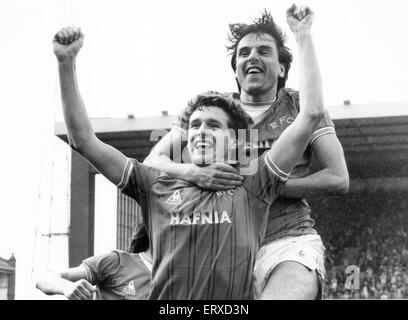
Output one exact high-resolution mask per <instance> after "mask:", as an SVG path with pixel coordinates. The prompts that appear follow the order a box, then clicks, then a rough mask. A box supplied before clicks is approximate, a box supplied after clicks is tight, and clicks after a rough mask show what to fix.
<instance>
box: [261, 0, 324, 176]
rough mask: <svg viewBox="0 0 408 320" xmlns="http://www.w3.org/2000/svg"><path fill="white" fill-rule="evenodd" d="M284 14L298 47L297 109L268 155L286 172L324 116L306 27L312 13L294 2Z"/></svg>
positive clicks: (321, 89) (308, 25)
mask: <svg viewBox="0 0 408 320" xmlns="http://www.w3.org/2000/svg"><path fill="white" fill-rule="evenodd" d="M286 14H287V22H288V24H289V27H290V28H291V30H292V32H293V33H294V35H295V37H296V42H297V44H298V48H299V77H300V79H299V103H300V112H299V115H298V116H297V117H296V119H295V121H294V122H293V123H292V124H291V125H290V126H289V127H288V128H287V129H286V130H285V131H284V132H283V133H282V135H281V136H280V137H279V138H278V140H277V141H276V142H275V144H274V145H273V147H272V148H271V150H270V151H268V156H269V158H270V159H271V160H272V161H273V162H274V163H275V165H276V166H277V167H278V168H280V170H282V171H284V172H285V173H289V172H290V171H291V170H292V169H293V168H294V167H295V165H296V164H297V162H298V161H299V158H300V157H301V155H302V154H303V152H304V151H305V149H306V147H307V144H308V143H309V141H310V138H311V137H312V135H313V132H314V131H315V129H316V127H317V126H318V124H319V122H320V120H321V119H322V117H323V115H324V102H323V88H322V80H321V75H320V69H319V65H318V62H317V57H316V52H315V48H314V43H313V38H312V33H311V30H310V29H311V25H312V23H313V19H314V14H313V12H312V11H311V10H310V9H309V8H307V7H296V6H295V5H293V6H292V7H290V8H289V9H288V10H287V13H286Z"/></svg>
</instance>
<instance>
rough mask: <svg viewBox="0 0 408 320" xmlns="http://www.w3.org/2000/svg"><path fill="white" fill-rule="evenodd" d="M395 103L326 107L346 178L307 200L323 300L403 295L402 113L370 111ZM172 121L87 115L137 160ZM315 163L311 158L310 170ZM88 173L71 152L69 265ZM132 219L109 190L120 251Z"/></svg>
mask: <svg viewBox="0 0 408 320" xmlns="http://www.w3.org/2000/svg"><path fill="white" fill-rule="evenodd" d="M400 107H401V106H400V105H395V104H394V105H393V104H388V105H378V104H377V105H376V104H372V105H350V104H348V103H345V104H344V105H343V106H335V107H333V108H330V109H336V110H337V112H339V114H340V111H341V113H342V116H343V117H346V118H343V119H339V118H337V119H334V123H335V126H336V132H337V135H338V137H339V139H340V141H341V143H342V145H343V148H344V151H345V156H346V161H347V164H348V168H349V173H350V180H351V181H350V191H349V193H348V195H346V196H344V197H331V198H320V199H312V200H310V201H309V203H310V206H311V208H312V217H313V218H314V219H315V221H316V229H317V230H318V232H319V233H320V234H321V236H322V239H323V242H324V243H325V246H326V249H327V252H326V268H327V278H326V281H325V286H324V298H325V299H349V298H356V299H403V298H408V269H407V263H408V241H407V240H408V199H407V197H406V194H407V192H408V168H407V166H406V159H408V117H407V116H402V117H382V116H378V115H377V114H376V111H377V110H383V109H387V110H389V111H390V110H392V109H393V108H394V109H395V108H400ZM367 108H369V109H370V113H371V115H372V117H368V118H367V117H364V118H362V117H360V113H361V112H362V111H364V114H367V112H366V110H365V109H367ZM347 116H349V118H347ZM174 120H175V117H174V116H161V117H153V118H139V119H132V118H128V119H110V120H108V119H103V120H93V127H94V128H96V133H97V134H98V136H99V137H100V138H101V139H102V140H104V141H106V142H107V143H109V144H111V145H113V146H115V147H116V148H118V149H120V150H121V151H122V152H124V153H125V154H126V155H127V156H130V157H134V158H136V159H139V160H143V159H144V157H145V156H146V155H147V154H148V153H149V150H150V149H151V148H152V147H153V145H154V143H155V141H157V139H156V138H157V136H160V135H163V134H164V133H165V130H166V129H169V128H170V127H171V124H172V122H173V121H174ZM124 128H127V129H126V130H124ZM65 130H66V129H65V126H64V124H63V123H62V122H60V123H56V134H57V135H58V136H59V137H60V138H61V139H63V140H64V141H67V140H66V139H67V137H66V131H65ZM152 130H155V131H154V133H155V134H152ZM157 133H159V134H157ZM152 137H154V138H152ZM316 166H317V164H316V163H315V161H314V162H313V164H312V167H313V168H314V170H316ZM95 174H97V173H96V172H95V170H94V169H93V168H92V167H91V166H90V165H89V164H88V163H86V162H85V161H84V160H83V158H81V157H80V156H79V155H78V154H77V153H76V152H75V151H73V152H72V158H71V206H70V208H71V213H70V215H71V217H70V221H71V229H70V238H69V245H68V248H69V264H70V266H75V265H78V264H79V263H80V262H81V261H82V260H83V259H85V258H86V257H88V256H90V255H93V254H94V239H95V238H94V236H93V235H94V219H95V210H94V207H95V205H94V202H95V182H94V175H95ZM83 177H89V179H87V180H84V179H83ZM138 218H140V209H139V207H138V205H137V203H135V201H133V200H132V199H130V198H128V197H126V196H125V195H123V194H121V192H120V191H117V198H116V231H117V232H116V247H117V248H118V249H122V250H127V248H128V246H129V241H130V238H131V235H132V230H133V226H134V224H135V221H136V219H138ZM90 235H91V236H90ZM348 266H355V267H357V268H358V271H357V273H356V274H355V276H356V278H355V279H354V282H350V284H348V283H347V277H349V276H350V275H351V272H348V271H347V267H348Z"/></svg>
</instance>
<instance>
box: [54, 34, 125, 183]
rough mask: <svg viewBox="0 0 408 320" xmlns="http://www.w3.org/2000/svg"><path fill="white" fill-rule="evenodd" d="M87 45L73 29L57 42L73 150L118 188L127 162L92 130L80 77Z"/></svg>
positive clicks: (63, 103) (61, 36) (63, 101)
mask: <svg viewBox="0 0 408 320" xmlns="http://www.w3.org/2000/svg"><path fill="white" fill-rule="evenodd" d="M83 41H84V35H83V33H82V32H81V30H80V29H76V28H70V27H68V28H64V29H62V30H60V31H59V32H58V33H57V34H56V35H55V37H54V41H53V47H54V53H55V55H56V57H57V60H58V71H59V78H60V87H61V99H62V107H63V113H64V119H65V124H66V126H67V130H68V139H69V143H70V146H71V147H72V148H73V149H75V150H76V151H78V152H79V153H80V154H81V155H82V156H83V157H84V158H86V159H87V160H88V161H89V162H90V163H92V165H93V166H94V167H95V168H96V169H97V170H99V171H100V172H101V173H102V174H103V175H104V176H105V177H107V178H108V179H109V180H110V181H111V182H113V183H114V184H115V185H117V184H118V183H119V182H120V180H121V176H122V173H123V169H124V167H125V165H126V162H127V158H126V157H125V156H124V155H123V154H122V153H121V152H120V151H118V150H116V149H115V148H113V147H112V146H109V145H108V144H106V143H104V142H102V141H101V140H99V139H98V138H97V137H96V135H95V133H94V132H93V130H92V126H91V122H90V120H89V118H88V114H87V112H86V109H85V104H84V102H83V100H82V97H81V94H80V92H79V86H78V80H77V77H76V56H77V54H78V52H79V51H80V49H81V47H82V44H83Z"/></svg>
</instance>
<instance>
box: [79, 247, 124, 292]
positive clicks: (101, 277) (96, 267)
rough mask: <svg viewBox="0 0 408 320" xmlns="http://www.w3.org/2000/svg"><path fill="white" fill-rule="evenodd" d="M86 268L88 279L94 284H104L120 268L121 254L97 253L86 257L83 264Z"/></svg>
mask: <svg viewBox="0 0 408 320" xmlns="http://www.w3.org/2000/svg"><path fill="white" fill-rule="evenodd" d="M81 265H82V266H84V267H85V270H86V278H87V279H86V280H87V281H88V282H90V283H91V284H92V285H96V284H103V283H105V282H106V281H108V280H109V277H110V276H112V275H113V274H115V273H116V271H117V270H118V268H119V265H120V261H119V255H118V254H117V253H116V252H111V253H108V254H102V255H97V256H94V257H90V258H88V259H85V260H84V261H83V262H82V264H81Z"/></svg>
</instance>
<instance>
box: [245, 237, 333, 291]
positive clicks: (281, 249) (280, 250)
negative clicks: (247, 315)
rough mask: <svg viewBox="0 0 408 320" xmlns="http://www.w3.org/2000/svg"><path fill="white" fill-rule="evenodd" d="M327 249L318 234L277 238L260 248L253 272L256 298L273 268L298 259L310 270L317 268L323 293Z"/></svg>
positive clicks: (320, 289)
mask: <svg viewBox="0 0 408 320" xmlns="http://www.w3.org/2000/svg"><path fill="white" fill-rule="evenodd" d="M325 251H326V248H325V247H324V245H323V242H322V239H321V238H320V236H319V235H316V234H310V235H304V236H297V237H288V238H284V239H277V240H275V241H272V242H270V243H267V244H266V245H264V246H262V247H261V248H260V249H259V250H258V253H257V256H256V261H255V268H254V273H253V278H254V298H255V299H259V297H260V295H261V293H262V291H263V289H264V288H265V286H266V284H267V281H268V279H269V277H270V275H271V273H272V271H273V269H274V268H275V267H276V266H277V265H278V264H279V263H281V262H283V261H296V262H298V263H300V264H302V265H304V266H305V267H306V268H308V269H310V270H316V272H317V273H318V276H319V286H320V288H319V291H320V295H321V291H322V288H321V285H322V280H323V279H324V277H325V273H326V271H325V268H324V257H325Z"/></svg>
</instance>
